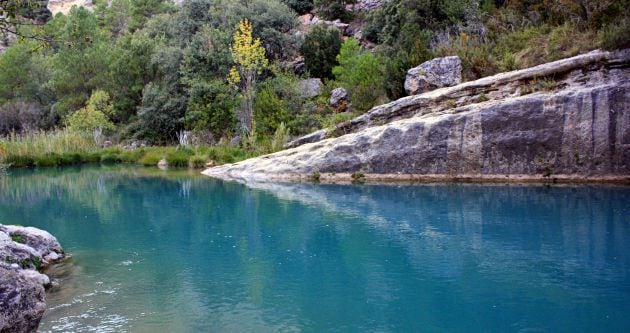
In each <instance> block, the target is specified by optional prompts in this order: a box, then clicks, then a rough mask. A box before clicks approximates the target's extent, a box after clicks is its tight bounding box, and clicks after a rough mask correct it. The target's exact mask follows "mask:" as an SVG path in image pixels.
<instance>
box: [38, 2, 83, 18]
mask: <svg viewBox="0 0 630 333" xmlns="http://www.w3.org/2000/svg"><path fill="white" fill-rule="evenodd" d="M72 6H77V7H83V8H85V9H87V10H90V11H92V10H94V6H93V5H92V0H48V6H47V8H48V10H50V12H51V13H52V15H53V16H55V15H57V13H62V14H68V12H70V9H72Z"/></svg>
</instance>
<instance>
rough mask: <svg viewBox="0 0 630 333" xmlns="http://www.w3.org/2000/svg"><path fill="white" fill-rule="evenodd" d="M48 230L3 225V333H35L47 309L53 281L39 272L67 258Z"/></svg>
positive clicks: (0, 264) (0, 297)
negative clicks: (47, 296)
mask: <svg viewBox="0 0 630 333" xmlns="http://www.w3.org/2000/svg"><path fill="white" fill-rule="evenodd" d="M64 257H65V254H64V252H63V249H62V248H61V245H59V242H58V241H57V239H56V238H55V237H54V236H52V235H51V234H49V233H48V232H46V231H43V230H40V229H37V228H32V227H20V226H7V225H0V332H35V331H37V327H38V326H39V322H40V320H41V318H42V316H43V314H44V311H45V309H46V298H45V291H44V287H45V286H48V285H49V284H50V278H49V277H48V276H46V275H44V274H41V273H39V272H38V271H37V270H39V269H43V268H45V267H46V266H48V265H50V264H52V263H55V262H58V261H60V260H62V259H64Z"/></svg>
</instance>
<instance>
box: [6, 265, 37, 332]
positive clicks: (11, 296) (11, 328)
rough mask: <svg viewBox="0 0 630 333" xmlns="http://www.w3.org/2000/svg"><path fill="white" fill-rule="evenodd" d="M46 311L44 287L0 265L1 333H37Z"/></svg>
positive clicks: (16, 271) (15, 270)
mask: <svg viewBox="0 0 630 333" xmlns="http://www.w3.org/2000/svg"><path fill="white" fill-rule="evenodd" d="M45 310H46V295H45V292H44V287H43V286H42V285H41V284H39V283H37V282H35V281H33V280H31V279H29V278H27V277H25V276H24V275H23V274H22V273H21V272H20V271H19V270H17V269H11V268H7V267H6V266H4V265H3V264H0V332H16V333H21V332H36V331H37V327H38V326H39V322H40V320H41V319H42V316H43V315H44V311H45Z"/></svg>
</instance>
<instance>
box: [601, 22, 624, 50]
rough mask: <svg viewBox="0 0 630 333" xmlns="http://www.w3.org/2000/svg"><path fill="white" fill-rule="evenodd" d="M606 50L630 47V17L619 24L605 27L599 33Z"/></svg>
mask: <svg viewBox="0 0 630 333" xmlns="http://www.w3.org/2000/svg"><path fill="white" fill-rule="evenodd" d="M598 38H599V40H600V44H601V46H602V47H603V48H604V49H607V50H614V49H623V48H628V47H630V17H628V16H624V17H623V18H621V19H619V20H618V21H617V22H614V23H609V24H607V25H605V26H604V27H603V28H602V29H601V30H600V31H599V33H598Z"/></svg>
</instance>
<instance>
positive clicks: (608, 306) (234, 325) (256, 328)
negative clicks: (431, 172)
mask: <svg viewBox="0 0 630 333" xmlns="http://www.w3.org/2000/svg"><path fill="white" fill-rule="evenodd" d="M0 223H5V224H10V223H15V224H22V225H30V226H36V227H39V228H43V229H46V230H48V231H50V232H51V233H52V234H54V235H56V236H57V238H58V239H59V241H60V242H61V244H62V245H63V246H64V247H65V249H66V250H67V252H69V253H71V254H72V256H73V259H72V260H71V261H69V262H67V263H65V264H63V265H60V266H59V267H55V268H54V269H52V270H51V272H50V274H53V275H54V276H56V277H57V279H58V280H59V283H60V286H59V287H57V288H54V289H53V290H51V291H49V292H48V294H47V298H48V306H49V308H48V310H47V312H46V315H45V317H44V319H43V322H42V325H41V331H42V332H64V331H67V332H209V331H211V332H218V331H227V332H246V331H249V332H272V331H273V332H275V331H280V332H294V331H309V332H313V331H317V332H321V331H336V332H374V331H378V332H628V331H630V274H629V273H630V188H629V187H612V186H553V187H546V186H516V185H511V186H505V185H501V186H485V185H422V186H367V185H365V186H347V185H346V186H342V185H314V184H296V185H290V184H258V185H252V186H251V187H246V186H244V185H241V184H237V183H229V182H222V181H217V180H212V179H209V178H206V177H202V176H198V175H195V174H192V173H187V172H167V173H165V172H160V171H156V170H153V169H133V168H116V167H90V168H77V169H50V170H34V171H33V170H30V171H28V170H22V171H12V172H11V174H10V175H9V176H8V177H5V178H3V179H0Z"/></svg>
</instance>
